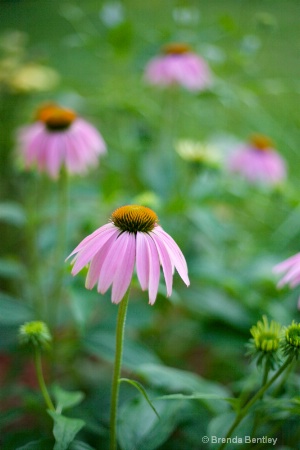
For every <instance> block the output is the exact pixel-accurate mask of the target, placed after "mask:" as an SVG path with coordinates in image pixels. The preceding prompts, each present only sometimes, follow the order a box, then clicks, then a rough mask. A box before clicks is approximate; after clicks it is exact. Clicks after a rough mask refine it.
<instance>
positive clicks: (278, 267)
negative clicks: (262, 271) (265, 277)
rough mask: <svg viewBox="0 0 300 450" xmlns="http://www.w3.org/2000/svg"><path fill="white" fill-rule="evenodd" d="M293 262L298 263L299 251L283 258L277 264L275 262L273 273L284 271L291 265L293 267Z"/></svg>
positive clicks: (299, 258)
mask: <svg viewBox="0 0 300 450" xmlns="http://www.w3.org/2000/svg"><path fill="white" fill-rule="evenodd" d="M294 264H299V265H300V253H296V254H295V255H293V256H290V258H287V259H285V260H284V261H282V262H281V263H279V264H276V266H275V267H273V271H274V272H275V273H280V272H285V271H287V270H288V269H290V268H291V267H293V265H294Z"/></svg>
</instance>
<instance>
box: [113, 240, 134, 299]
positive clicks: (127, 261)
mask: <svg viewBox="0 0 300 450" xmlns="http://www.w3.org/2000/svg"><path fill="white" fill-rule="evenodd" d="M124 234H126V248H124V250H123V252H120V254H119V261H118V267H117V270H116V272H115V275H114V279H113V285H112V293H111V301H112V302H113V303H119V302H120V301H121V300H122V298H123V297H124V295H125V293H126V291H127V289H128V287H129V285H130V281H131V278H132V274H133V269H134V263H135V248H136V239H135V235H134V234H133V233H124Z"/></svg>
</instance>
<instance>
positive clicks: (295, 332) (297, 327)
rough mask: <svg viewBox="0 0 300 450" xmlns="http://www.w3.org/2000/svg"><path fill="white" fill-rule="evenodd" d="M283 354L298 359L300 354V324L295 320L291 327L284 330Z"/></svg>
mask: <svg viewBox="0 0 300 450" xmlns="http://www.w3.org/2000/svg"><path fill="white" fill-rule="evenodd" d="M282 350H283V354H284V355H285V356H292V357H293V358H296V359H298V357H299V352H300V323H297V322H295V321H294V320H293V322H292V323H291V325H289V326H288V327H286V328H285V329H284V341H283V344H282Z"/></svg>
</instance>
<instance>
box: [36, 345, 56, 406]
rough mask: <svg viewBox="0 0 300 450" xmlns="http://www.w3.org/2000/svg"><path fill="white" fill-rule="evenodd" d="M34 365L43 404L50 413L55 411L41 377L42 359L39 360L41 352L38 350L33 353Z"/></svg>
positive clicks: (42, 376)
mask: <svg viewBox="0 0 300 450" xmlns="http://www.w3.org/2000/svg"><path fill="white" fill-rule="evenodd" d="M34 364H35V370H36V374H37V379H38V383H39V386H40V389H41V393H42V395H43V397H44V400H45V403H46V405H47V406H48V408H49V409H50V410H51V411H55V408H54V405H53V403H52V400H51V398H50V395H49V392H48V389H47V386H46V383H45V380H44V375H43V369H42V358H41V351H40V349H39V348H36V349H35V353H34Z"/></svg>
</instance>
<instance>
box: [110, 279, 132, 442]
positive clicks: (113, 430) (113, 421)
mask: <svg viewBox="0 0 300 450" xmlns="http://www.w3.org/2000/svg"><path fill="white" fill-rule="evenodd" d="M129 291H130V287H129V288H128V290H127V292H126V294H125V295H124V297H123V299H122V300H121V302H120V305H119V311H118V318H117V329H116V350H115V363H114V372H113V379H112V388H111V404H110V447H109V448H110V450H116V449H117V414H118V401H119V390H120V375H121V366H122V356H123V343H124V331H125V322H126V313H127V307H128V300H129Z"/></svg>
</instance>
